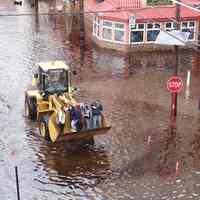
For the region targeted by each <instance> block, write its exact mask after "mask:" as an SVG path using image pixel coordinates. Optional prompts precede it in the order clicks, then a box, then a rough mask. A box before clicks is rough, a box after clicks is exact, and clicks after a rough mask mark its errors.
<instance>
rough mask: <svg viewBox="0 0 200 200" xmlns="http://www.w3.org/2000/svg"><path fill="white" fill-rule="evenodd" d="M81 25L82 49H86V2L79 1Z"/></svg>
mask: <svg viewBox="0 0 200 200" xmlns="http://www.w3.org/2000/svg"><path fill="white" fill-rule="evenodd" d="M79 11H80V15H79V23H80V47H81V48H83V47H84V43H85V24H84V0H79Z"/></svg>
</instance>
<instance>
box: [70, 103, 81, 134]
mask: <svg viewBox="0 0 200 200" xmlns="http://www.w3.org/2000/svg"><path fill="white" fill-rule="evenodd" d="M69 112H70V119H71V128H72V131H73V132H77V131H80V130H81V129H82V124H81V111H80V106H79V108H78V107H77V108H76V107H75V106H70V107H69Z"/></svg>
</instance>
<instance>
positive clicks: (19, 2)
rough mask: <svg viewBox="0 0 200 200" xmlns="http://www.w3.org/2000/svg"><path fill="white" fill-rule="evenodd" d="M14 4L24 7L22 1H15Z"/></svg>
mask: <svg viewBox="0 0 200 200" xmlns="http://www.w3.org/2000/svg"><path fill="white" fill-rule="evenodd" d="M14 4H19V5H22V0H14Z"/></svg>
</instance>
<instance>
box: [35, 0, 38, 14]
mask: <svg viewBox="0 0 200 200" xmlns="http://www.w3.org/2000/svg"><path fill="white" fill-rule="evenodd" d="M38 8H39V7H38V0H35V12H36V13H38Z"/></svg>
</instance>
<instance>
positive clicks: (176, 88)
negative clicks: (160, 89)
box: [167, 76, 183, 93]
mask: <svg viewBox="0 0 200 200" xmlns="http://www.w3.org/2000/svg"><path fill="white" fill-rule="evenodd" d="M182 88H183V81H182V79H181V78H180V77H179V76H172V77H171V78H170V79H169V80H168V81H167V89H168V90H169V91H170V92H172V93H173V92H180V91H181V90H182Z"/></svg>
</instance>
